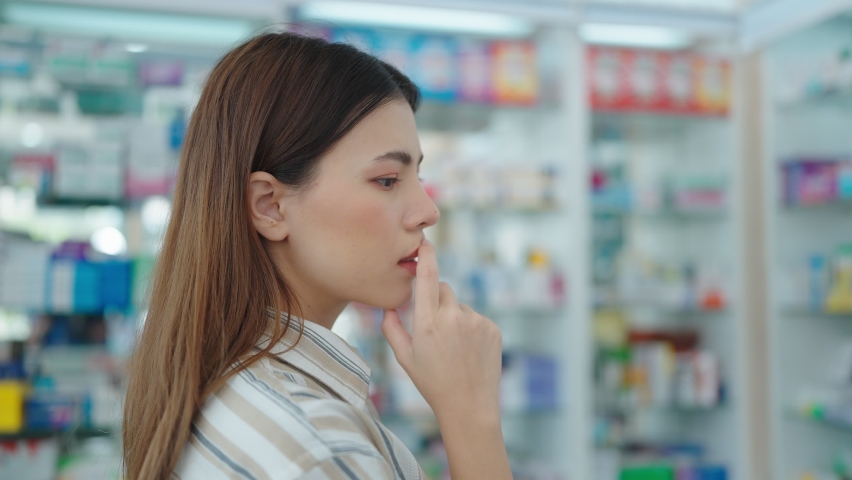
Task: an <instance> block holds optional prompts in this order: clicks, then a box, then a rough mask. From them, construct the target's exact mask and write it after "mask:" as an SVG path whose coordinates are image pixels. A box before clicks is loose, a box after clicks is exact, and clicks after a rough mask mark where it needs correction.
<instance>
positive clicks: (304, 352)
mask: <svg viewBox="0 0 852 480" xmlns="http://www.w3.org/2000/svg"><path fill="white" fill-rule="evenodd" d="M284 318H286V314H285V315H284V316H282V321H283V319H284ZM299 332H301V334H302V335H301V338H299ZM267 341H268V340H264V341H263V342H262V344H261V345H260V346H261V348H262V347H264V346H266V342H267ZM282 352H283V353H282ZM272 354H273V356H275V357H277V358H278V359H279V360H281V361H282V362H285V363H287V364H289V365H292V366H293V367H295V368H298V369H299V370H301V371H302V372H304V373H305V374H307V375H309V376H311V377H312V378H313V379H314V380H316V381H318V382H320V383H322V384H323V385H325V386H326V387H328V388H329V389H330V390H331V391H333V392H334V393H336V394H337V395H339V396H340V397H341V398H343V399H344V400H346V401H347V402H349V403H351V404H352V405H354V406H356V407H358V408H363V407H364V405H365V404H366V402H367V399H368V398H369V388H370V374H371V370H370V366H369V365H367V362H366V361H364V359H363V358H362V357H361V355H359V354H358V352H357V351H356V350H355V349H354V348H352V347H351V346H350V345H349V344H348V343H346V342H345V341H344V340H343V339H342V338H340V337H339V336H338V335H337V334H336V333H334V332H332V331H331V330H329V329H327V328H325V327H323V326H321V325H319V324H316V323H313V322H309V321H300V320H299V319H298V318H296V317H290V327H289V328H288V329H287V333H286V335H284V338H282V339H281V341H280V342H279V343H278V345H276V346H275V347H274V348H273V349H272Z"/></svg>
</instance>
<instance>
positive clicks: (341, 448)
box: [328, 441, 385, 460]
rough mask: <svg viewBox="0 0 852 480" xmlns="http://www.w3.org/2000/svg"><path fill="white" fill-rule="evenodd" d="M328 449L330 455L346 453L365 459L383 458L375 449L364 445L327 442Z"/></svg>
mask: <svg viewBox="0 0 852 480" xmlns="http://www.w3.org/2000/svg"><path fill="white" fill-rule="evenodd" d="M328 447H329V448H330V449H331V453H333V454H337V455H343V454H347V453H357V454H360V455H364V456H365V457H373V458H378V459H380V460H384V458H385V457H383V456H382V454H381V453H379V452H378V451H377V450H376V449H375V448H370V447H367V446H364V445H358V444H353V443H351V442H346V441H344V442H329V443H328Z"/></svg>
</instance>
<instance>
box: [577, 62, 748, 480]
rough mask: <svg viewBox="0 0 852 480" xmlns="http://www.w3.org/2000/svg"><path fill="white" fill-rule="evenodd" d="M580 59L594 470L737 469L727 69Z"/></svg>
mask: <svg viewBox="0 0 852 480" xmlns="http://www.w3.org/2000/svg"><path fill="white" fill-rule="evenodd" d="M587 57H588V62H589V64H588V71H589V75H590V78H591V80H590V85H589V89H590V94H589V103H590V109H591V110H592V112H593V114H592V120H591V128H590V141H589V152H588V158H589V163H590V169H591V176H590V183H591V186H590V193H591V202H590V203H591V209H590V213H589V214H590V216H591V217H592V230H591V231H590V232H589V235H590V236H592V238H593V239H594V241H593V243H592V248H591V249H590V254H591V256H592V258H591V261H590V264H591V266H592V268H591V271H590V272H589V277H588V279H589V280H588V281H590V282H591V284H592V288H593V297H594V299H595V301H594V311H593V313H592V314H590V316H589V319H590V320H589V321H591V322H592V325H593V332H594V336H593V343H594V345H595V347H594V348H595V350H596V353H595V360H594V365H593V369H592V375H590V376H589V378H590V382H591V383H592V387H591V388H592V390H593V391H594V396H593V398H594V412H595V426H594V429H593V431H592V434H593V438H594V444H595V445H596V454H595V461H594V465H595V473H594V477H593V478H595V479H598V480H616V479H624V478H669V477H666V475H672V476H675V475H677V476H678V478H680V476H684V478H734V479H740V478H748V473H747V471H748V468H749V467H748V465H747V463H746V462H747V459H748V456H747V455H748V454H747V453H745V452H746V451H747V445H746V443H745V442H746V439H747V438H748V432H749V430H748V422H746V421H745V411H744V407H745V402H744V401H743V400H742V395H743V394H742V393H741V392H740V391H739V390H738V389H739V386H740V384H741V382H742V381H743V379H742V376H741V375H743V372H744V370H745V369H743V368H742V365H743V362H744V361H745V360H744V359H743V358H742V356H741V354H740V352H741V348H742V345H743V343H741V342H744V341H745V340H744V339H743V337H742V335H740V330H739V328H740V327H739V326H740V325H741V324H742V321H743V320H742V319H741V313H740V305H739V301H738V297H737V296H738V294H739V292H738V287H737V285H738V284H739V282H740V280H739V276H740V275H741V274H742V273H741V269H740V268H738V264H737V262H736V261H735V259H736V258H737V256H738V255H739V248H740V246H739V243H738V229H737V226H736V223H735V222H736V219H737V215H736V212H737V210H738V208H739V205H738V203H737V202H738V201H739V200H738V199H739V196H738V195H737V191H736V187H737V180H736V174H737V172H738V168H737V167H738V160H737V158H738V152H737V150H736V148H735V146H734V145H735V138H736V135H735V132H736V129H737V126H736V123H735V122H736V119H735V118H734V117H733V116H732V114H731V113H730V111H729V109H730V108H731V103H730V102H731V88H732V86H731V85H732V82H733V72H732V69H733V67H732V65H730V64H729V63H728V62H727V61H726V60H725V57H724V56H715V57H714V56H710V57H705V56H701V55H699V54H693V53H690V52H688V51H687V52H680V53H678V54H668V53H661V52H657V51H642V50H625V49H608V48H599V47H593V48H590V49H589V51H588V53H587ZM693 65H703V67H693ZM693 68H696V69H695V70H693ZM615 72H627V73H626V74H625V73H615ZM619 74H621V75H623V76H621V77H619V76H618V75H619ZM660 78H663V79H664V80H659V79H660ZM616 79H617V80H616ZM651 79H654V80H651ZM643 80H647V81H644V82H643ZM679 82H680V83H679ZM704 82H706V83H704ZM678 85H681V86H680V87H678ZM702 85H704V86H702ZM700 91H704V92H705V94H706V96H705V97H691V96H690V95H695V94H697V93H696V92H700ZM643 469H644V470H643ZM667 472H669V473H667ZM655 475H657V476H655ZM703 475H711V476H709V477H704V476H703Z"/></svg>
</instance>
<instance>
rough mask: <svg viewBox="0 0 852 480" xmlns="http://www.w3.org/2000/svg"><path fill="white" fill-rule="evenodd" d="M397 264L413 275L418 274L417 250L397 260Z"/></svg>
mask: <svg viewBox="0 0 852 480" xmlns="http://www.w3.org/2000/svg"><path fill="white" fill-rule="evenodd" d="M397 265H399V266H400V267H402V268H404V269H405V270H407V271H408V273H410V274H411V275H417V250H415V251H413V252H411V253H410V254H409V255H407V256H406V257H405V258H403V259H402V260H400V261H399V262H397Z"/></svg>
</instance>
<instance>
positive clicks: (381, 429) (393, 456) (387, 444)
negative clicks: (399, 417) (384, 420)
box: [373, 419, 405, 478]
mask: <svg viewBox="0 0 852 480" xmlns="http://www.w3.org/2000/svg"><path fill="white" fill-rule="evenodd" d="M373 423H375V424H376V428H378V429H379V433H381V434H382V440H383V441H384V442H385V447H387V449H388V453H389V454H390V457H391V460H393V468H395V469H396V474H397V475H399V478H405V475H403V474H402V468H400V466H399V462H398V461H397V459H396V454H395V453H394V451H393V448H392V447H391V444H390V440H388V437H387V435H385V429H384V427H382V425H381V424H380V423H379V422H378V421H376V420H375V419H373Z"/></svg>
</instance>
